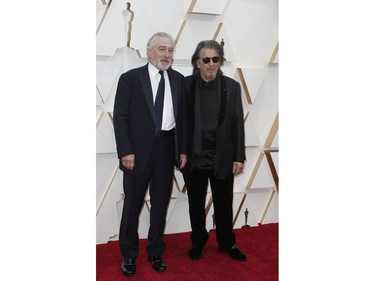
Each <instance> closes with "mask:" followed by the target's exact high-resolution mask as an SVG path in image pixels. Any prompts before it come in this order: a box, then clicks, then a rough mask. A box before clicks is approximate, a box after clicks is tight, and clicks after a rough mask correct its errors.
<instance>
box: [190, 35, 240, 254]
mask: <svg viewBox="0 0 375 281" xmlns="http://www.w3.org/2000/svg"><path fill="white" fill-rule="evenodd" d="M223 60H224V51H223V48H222V46H221V45H220V44H219V43H217V42H216V41H214V40H207V41H202V42H200V43H199V44H198V45H197V48H196V50H195V52H194V54H193V56H192V59H191V63H192V65H193V75H191V76H188V77H186V81H185V82H186V90H185V92H186V105H187V116H188V117H187V120H188V144H189V146H188V154H187V155H188V159H189V162H188V163H187V165H186V167H185V168H184V169H183V173H184V179H185V183H186V187H187V192H188V200H189V215H190V223H191V228H192V232H191V234H190V238H191V241H192V247H191V249H190V250H189V257H190V259H192V260H197V259H200V258H201V256H202V251H203V248H204V246H205V245H206V243H207V240H208V232H207V229H206V214H205V201H206V193H207V188H208V181H209V182H210V185H211V191H212V196H213V204H214V214H215V224H216V240H217V243H218V246H219V250H220V251H222V252H227V253H229V255H230V257H232V258H233V259H235V260H239V261H246V256H245V254H244V253H242V252H241V251H240V250H239V249H238V247H237V246H236V240H235V234H234V232H233V209H232V204H233V180H234V176H236V175H238V174H240V173H242V172H243V168H244V161H245V146H244V138H245V137H244V123H243V109H242V101H241V88H240V85H239V83H238V82H236V81H235V80H233V79H231V78H229V77H226V76H224V75H223V73H222V71H221V70H220V66H221V65H222V64H223Z"/></svg>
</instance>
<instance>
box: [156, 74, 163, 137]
mask: <svg viewBox="0 0 375 281" xmlns="http://www.w3.org/2000/svg"><path fill="white" fill-rule="evenodd" d="M159 74H160V75H161V78H160V82H159V87H158V91H157V92H156V98H155V105H154V114H155V132H159V131H160V130H161V123H162V120H163V106H164V88H165V81H164V74H163V71H162V70H160V71H159Z"/></svg>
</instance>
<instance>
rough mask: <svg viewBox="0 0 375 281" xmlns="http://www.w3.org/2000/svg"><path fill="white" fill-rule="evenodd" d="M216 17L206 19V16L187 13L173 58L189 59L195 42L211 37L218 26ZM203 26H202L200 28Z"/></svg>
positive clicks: (195, 44)
mask: <svg viewBox="0 0 375 281" xmlns="http://www.w3.org/2000/svg"><path fill="white" fill-rule="evenodd" d="M218 24H219V21H218V20H217V19H213V20H207V16H203V15H189V18H188V20H187V22H186V24H185V27H184V29H183V31H182V33H181V37H180V39H179V41H178V44H177V50H176V53H175V56H174V58H175V59H188V60H190V59H191V56H192V54H193V52H194V50H195V47H196V46H197V44H198V43H199V42H200V41H202V40H208V39H212V38H213V36H214V34H215V31H216V29H217V27H218ZM202 26H204V28H202Z"/></svg>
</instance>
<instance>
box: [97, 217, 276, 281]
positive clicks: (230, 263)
mask: <svg viewBox="0 0 375 281" xmlns="http://www.w3.org/2000/svg"><path fill="white" fill-rule="evenodd" d="M234 231H235V233H236V240H237V243H236V244H237V245H238V247H239V248H240V249H241V250H242V251H243V252H244V253H245V254H246V257H247V261H246V262H238V261H234V260H232V259H230V257H229V255H228V254H225V253H221V252H219V251H218V249H217V244H216V237H215V233H214V232H213V231H211V232H210V238H209V240H208V243H207V245H206V247H205V249H204V251H203V257H202V259H200V260H198V261H191V260H190V259H189V257H188V250H189V248H190V238H189V233H177V234H168V235H166V236H165V241H166V244H167V248H166V250H165V252H164V254H163V259H164V260H165V262H166V264H167V271H166V272H162V273H159V272H156V271H154V270H153V269H152V267H151V264H150V263H149V262H147V256H146V243H147V240H145V239H142V240H140V244H139V256H138V258H137V260H136V265H137V272H136V274H135V275H134V276H131V277H126V276H124V275H123V274H122V272H121V270H120V266H121V261H122V257H121V253H120V249H119V245H118V241H114V242H109V243H108V244H100V245H97V246H96V280H97V281H117V280H118V281H120V280H127V279H129V280H132V281H136V280H145V281H146V280H153V281H159V280H160V281H161V280H163V281H164V280H170V281H176V280H179V281H200V280H204V281H211V280H212V281H218V280H220V281H221V280H223V281H224V280H231V281H234V280H241V281H277V280H278V224H265V225H260V226H257V227H250V228H242V229H235V230H234Z"/></svg>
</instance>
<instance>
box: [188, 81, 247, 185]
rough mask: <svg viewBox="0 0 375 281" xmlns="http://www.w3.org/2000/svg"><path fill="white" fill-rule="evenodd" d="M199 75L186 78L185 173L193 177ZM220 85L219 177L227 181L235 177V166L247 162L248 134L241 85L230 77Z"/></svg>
mask: <svg viewBox="0 0 375 281" xmlns="http://www.w3.org/2000/svg"><path fill="white" fill-rule="evenodd" d="M198 75H199V74H195V75H191V76H187V77H186V78H185V95H186V98H185V99H186V112H187V120H188V137H187V139H188V153H187V155H188V163H187V165H186V168H185V169H184V170H183V172H184V173H189V172H191V170H192V167H191V161H189V159H191V155H192V152H193V147H194V124H195V97H196V95H198V94H199V93H197V90H198V87H197V83H199V81H200V78H199V77H198ZM218 78H219V81H220V92H219V93H218V94H220V95H221V97H220V112H219V122H218V128H217V140H216V155H215V156H216V159H215V176H216V177H217V178H224V177H225V176H227V175H229V174H231V173H232V168H233V162H234V161H238V162H242V163H243V162H244V161H245V159H246V157H245V144H244V143H245V140H244V139H245V133H244V123H243V108H242V100H241V87H240V84H239V83H238V82H237V81H235V80H233V79H231V78H229V77H226V76H222V75H221V76H219V77H218Z"/></svg>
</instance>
